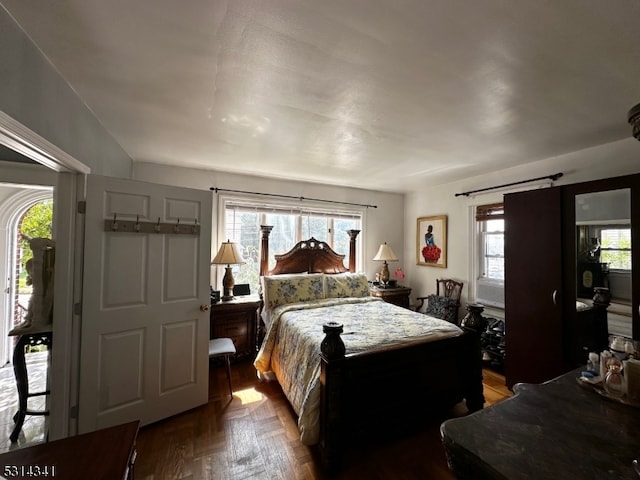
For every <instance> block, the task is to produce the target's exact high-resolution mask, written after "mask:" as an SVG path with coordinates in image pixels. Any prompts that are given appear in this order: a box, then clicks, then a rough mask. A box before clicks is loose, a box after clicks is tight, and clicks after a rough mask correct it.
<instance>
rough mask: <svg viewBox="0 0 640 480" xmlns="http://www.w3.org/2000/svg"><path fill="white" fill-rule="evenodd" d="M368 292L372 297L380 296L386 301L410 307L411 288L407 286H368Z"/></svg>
mask: <svg viewBox="0 0 640 480" xmlns="http://www.w3.org/2000/svg"><path fill="white" fill-rule="evenodd" d="M369 293H370V295H371V296H372V297H378V298H381V299H382V300H384V301H385V302H387V303H393V304H394V305H398V306H399V307H404V308H410V300H409V295H411V289H410V288H408V287H394V288H380V287H376V286H371V287H369Z"/></svg>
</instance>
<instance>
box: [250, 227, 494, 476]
mask: <svg viewBox="0 0 640 480" xmlns="http://www.w3.org/2000/svg"><path fill="white" fill-rule="evenodd" d="M272 228H273V227H271V226H261V232H262V237H261V255H260V258H261V261H260V275H261V276H262V275H277V274H284V273H302V272H308V273H341V272H347V271H352V272H353V271H355V258H356V255H355V245H356V237H357V236H358V233H359V232H360V231H359V230H349V231H348V234H349V237H350V247H349V251H350V255H349V268H348V269H347V268H345V267H344V264H343V260H344V257H345V256H344V255H340V254H337V253H336V252H334V251H333V250H332V249H331V248H330V247H329V246H328V245H327V244H326V243H325V242H321V241H318V240H315V239H313V238H312V239H310V240H305V241H303V242H299V243H298V244H297V245H296V246H294V247H293V249H291V250H290V251H289V252H287V253H285V254H282V255H276V256H275V257H276V266H275V267H274V268H273V269H272V270H269V269H268V257H269V234H270V233H271V229H272ZM330 320H331V319H327V323H326V324H325V325H324V326H323V331H324V333H325V334H326V336H325V338H324V340H323V341H322V344H321V351H322V353H321V374H320V383H321V406H320V409H321V410H320V441H319V449H320V454H321V458H322V462H323V464H324V466H325V467H326V468H327V469H329V470H336V469H337V468H338V467H339V466H340V463H341V455H342V453H343V450H344V446H345V445H348V442H349V441H350V440H353V439H360V440H363V439H371V438H385V436H388V435H393V434H397V433H400V432H403V431H404V432H406V431H410V430H415V429H416V428H419V427H420V426H421V425H424V424H425V423H426V422H427V421H433V420H434V419H438V418H440V419H442V418H443V415H445V416H446V414H447V413H448V412H449V410H450V409H451V408H452V407H453V406H455V405H456V404H457V403H459V402H460V401H462V400H463V399H464V400H466V405H467V408H468V409H469V411H476V410H479V409H481V408H482V407H483V405H484V395H483V386H482V354H481V350H480V333H481V332H479V331H475V330H465V332H464V333H463V334H462V335H459V336H456V337H450V338H445V339H442V340H436V341H427V342H415V343H409V344H405V345H403V346H394V347H386V348H383V349H376V350H374V351H369V352H364V353H358V354H348V353H347V354H346V355H345V350H344V344H343V343H342V339H341V338H340V333H341V332H342V326H341V325H339V324H336V323H334V322H331V321H330Z"/></svg>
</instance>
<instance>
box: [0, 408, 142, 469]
mask: <svg viewBox="0 0 640 480" xmlns="http://www.w3.org/2000/svg"><path fill="white" fill-rule="evenodd" d="M138 425H139V422H138V421H137V420H136V421H134V422H130V423H124V424H122V425H117V426H115V427H110V428H105V429H102V430H97V431H95V432H91V433H85V434H82V435H76V436H73V437H67V438H64V439H61V440H55V441H52V442H47V443H39V444H37V445H33V446H31V447H25V448H20V449H16V450H11V451H10V452H8V453H3V454H2V455H0V475H2V476H3V477H4V478H7V480H11V479H14V478H31V479H32V478H56V479H61V480H75V479H85V478H86V479H92V480H115V479H118V480H120V479H123V480H124V479H133V464H134V462H135V457H136V450H135V443H136V438H137V436H138Z"/></svg>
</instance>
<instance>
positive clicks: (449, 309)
mask: <svg viewBox="0 0 640 480" xmlns="http://www.w3.org/2000/svg"><path fill="white" fill-rule="evenodd" d="M456 305H457V301H456V300H454V299H453V298H449V297H441V296H440V295H429V296H428V297H427V309H426V310H425V312H424V313H426V314H427V315H431V316H432V317H436V318H440V319H442V320H446V321H447V322H451V323H455V324H457V323H458V319H457V318H455V315H456V308H455V307H456Z"/></svg>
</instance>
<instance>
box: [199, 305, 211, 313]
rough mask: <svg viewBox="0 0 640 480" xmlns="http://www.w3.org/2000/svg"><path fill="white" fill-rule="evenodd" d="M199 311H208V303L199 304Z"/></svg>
mask: <svg viewBox="0 0 640 480" xmlns="http://www.w3.org/2000/svg"><path fill="white" fill-rule="evenodd" d="M200 311H201V312H208V311H209V305H200Z"/></svg>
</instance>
